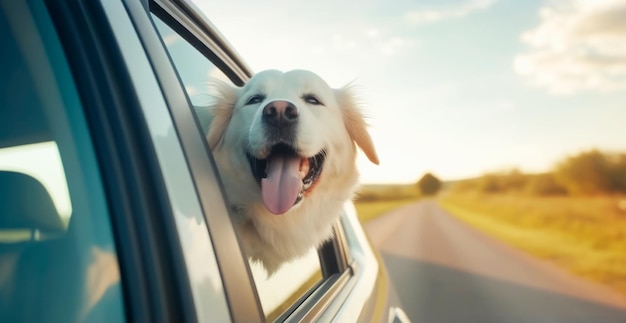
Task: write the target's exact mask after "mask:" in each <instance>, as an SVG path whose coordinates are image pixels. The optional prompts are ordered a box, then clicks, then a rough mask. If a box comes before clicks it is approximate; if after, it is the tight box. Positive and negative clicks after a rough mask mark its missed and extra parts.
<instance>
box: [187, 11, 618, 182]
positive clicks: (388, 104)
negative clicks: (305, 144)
mask: <svg viewBox="0 0 626 323" xmlns="http://www.w3.org/2000/svg"><path fill="white" fill-rule="evenodd" d="M196 2H198V3H197V5H198V6H199V7H200V8H201V9H203V10H204V11H205V13H206V15H207V16H208V17H209V19H210V20H211V21H212V22H213V24H214V25H215V26H217V28H218V29H219V30H220V32H221V33H222V34H223V35H224V36H225V37H226V38H227V39H228V40H229V42H230V43H231V45H232V46H233V47H234V48H235V49H236V50H237V51H238V52H239V54H240V55H241V56H242V57H243V59H244V61H246V62H247V63H248V65H249V66H250V67H251V68H252V70H253V71H255V72H258V71H261V70H265V69H279V70H283V71H287V70H291V69H308V70H311V71H313V72H315V73H317V74H319V75H320V76H322V77H323V78H324V79H325V80H326V81H327V82H328V83H329V84H330V85H331V86H332V87H341V86H343V85H346V84H348V83H351V82H352V83H353V84H355V85H356V86H357V93H358V95H359V98H360V101H361V103H362V108H363V110H364V111H365V113H366V115H367V116H368V123H369V124H370V133H371V135H372V137H373V140H374V144H375V146H376V149H377V151H378V154H379V157H380V161H381V163H380V165H379V166H375V165H372V164H370V163H369V162H368V161H367V159H366V158H365V157H364V156H363V155H362V154H361V155H360V156H359V159H358V166H359V168H360V171H361V180H362V182H363V183H414V182H415V181H417V180H418V179H419V178H420V177H421V176H422V175H423V174H424V173H425V172H431V173H433V174H434V175H435V176H437V177H439V178H441V179H444V180H454V179H462V178H468V177H474V176H480V175H481V174H484V173H486V172H493V171H504V170H510V169H512V168H517V169H520V170H522V171H525V172H544V171H548V170H550V169H552V168H553V167H554V166H555V165H556V164H557V163H558V162H560V161H561V160H563V159H564V158H566V157H567V156H572V155H575V154H577V153H579V152H581V151H585V150H590V149H599V150H603V151H607V152H626V19H624V18H623V17H626V0H597V1H596V0H588V1H571V0H570V1H538V0H524V1H513V0H509V1H498V0H444V1H435V0H427V1H409V0H399V1H382V0H363V1H354V0H349V1H341V2H340V1H328V0H322V1H299V0H298V1H286V0H272V1H244V0H234V1H199V0H198V1H196Z"/></svg>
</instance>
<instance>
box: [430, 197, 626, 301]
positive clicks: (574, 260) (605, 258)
mask: <svg viewBox="0 0 626 323" xmlns="http://www.w3.org/2000/svg"><path fill="white" fill-rule="evenodd" d="M624 200H626V197H625V196H621V197H620V196H595V197H570V196H560V197H532V196H523V195H506V194H477V193H455V194H447V195H446V196H444V197H441V198H440V199H439V203H440V205H441V206H442V207H443V208H444V209H446V210H447V211H449V212H450V213H451V214H453V215H455V216H456V217H457V218H459V219H460V220H462V221H465V222H466V223H468V224H470V225H472V226H474V227H476V228H477V229H479V230H481V231H483V232H485V233H487V234H489V235H492V236H494V237H496V238H498V239H500V240H503V241H505V242H507V243H509V244H511V245H513V246H515V247H518V248H520V249H522V250H524V251H526V252H528V253H530V254H532V255H534V256H537V257H540V258H543V259H546V260H548V261H551V262H553V263H554V264H556V265H558V266H561V267H563V268H566V269H568V270H570V271H571V272H573V273H575V274H577V275H579V276H582V277H585V278H587V279H590V280H593V281H596V282H599V283H602V284H605V285H607V286H609V287H611V288H613V289H614V290H616V291H618V292H620V293H622V294H623V295H626V210H624V209H623V208H620V206H619V205H620V203H622V204H623V201H624Z"/></svg>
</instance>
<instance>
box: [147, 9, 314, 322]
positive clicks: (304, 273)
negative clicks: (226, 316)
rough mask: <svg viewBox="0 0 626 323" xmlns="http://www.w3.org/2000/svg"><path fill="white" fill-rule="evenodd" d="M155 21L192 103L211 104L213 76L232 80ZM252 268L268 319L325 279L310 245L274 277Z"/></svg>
mask: <svg viewBox="0 0 626 323" xmlns="http://www.w3.org/2000/svg"><path fill="white" fill-rule="evenodd" d="M154 22H155V24H156V26H157V29H158V31H159V33H160V35H161V38H162V39H163V42H164V43H165V45H166V47H167V50H168V51H169V54H170V56H171V58H172V60H173V62H174V65H175V67H176V69H177V71H178V74H179V76H180V78H181V79H182V81H183V83H184V85H185V90H186V91H187V95H188V96H189V98H190V100H191V103H192V104H193V105H194V106H195V107H202V106H207V105H209V104H210V103H211V96H210V95H209V84H210V83H209V82H210V80H211V79H219V80H222V81H226V82H228V83H231V82H230V81H229V80H228V78H227V77H226V76H225V74H224V73H223V72H222V71H221V70H220V69H219V68H217V67H216V66H215V65H214V64H213V63H211V61H209V60H208V59H207V58H206V57H205V56H203V55H202V54H201V53H200V52H199V51H198V50H196V49H195V48H194V47H193V46H192V45H191V44H189V43H188V42H187V41H186V40H185V39H184V38H182V37H181V36H180V35H179V34H177V33H176V32H175V31H174V30H172V29H171V28H170V27H169V26H167V25H166V24H165V23H163V22H162V21H161V20H159V19H158V18H156V17H155V18H154ZM231 84H232V83H231ZM194 111H195V112H197V113H202V112H203V111H205V110H202V109H194ZM202 119H203V118H200V120H202ZM203 126H205V125H203ZM206 126H208V125H206ZM205 129H206V128H205ZM250 270H251V272H252V274H253V277H254V280H255V283H256V287H257V291H258V295H259V298H260V300H261V305H262V307H263V310H264V312H265V315H266V317H267V319H268V320H273V319H275V318H276V317H278V316H279V315H280V314H281V313H282V312H283V311H284V310H286V309H287V308H289V307H290V306H291V305H292V304H293V303H294V302H295V301H296V300H297V299H298V298H300V297H301V296H302V295H304V294H306V292H307V291H308V290H310V289H311V288H312V287H313V286H315V285H316V284H317V283H318V282H319V281H320V280H321V279H322V274H321V268H320V261H319V257H318V254H317V251H316V250H315V249H311V251H310V252H309V254H307V255H306V256H305V257H302V258H300V259H297V260H295V261H293V262H291V263H288V264H285V265H284V266H283V267H281V269H280V270H279V271H277V272H276V273H274V274H273V275H272V276H271V277H267V275H266V273H265V270H264V269H263V267H262V266H260V265H258V264H255V263H252V262H251V263H250ZM287 282H288V283H287Z"/></svg>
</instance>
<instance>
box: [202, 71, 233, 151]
mask: <svg viewBox="0 0 626 323" xmlns="http://www.w3.org/2000/svg"><path fill="white" fill-rule="evenodd" d="M211 88H212V89H213V93H212V96H213V102H211V104H210V105H209V106H208V108H207V110H208V113H209V115H210V117H209V120H208V122H207V124H208V133H207V140H208V142H209V147H211V149H214V148H215V147H216V146H217V145H218V144H219V142H220V141H221V139H222V137H223V136H224V133H225V132H226V128H227V127H228V123H229V122H230V118H231V117H232V115H233V110H234V109H235V103H236V102H237V88H236V87H234V86H231V85H229V84H228V83H226V82H223V81H220V80H217V79H215V80H212V81H211Z"/></svg>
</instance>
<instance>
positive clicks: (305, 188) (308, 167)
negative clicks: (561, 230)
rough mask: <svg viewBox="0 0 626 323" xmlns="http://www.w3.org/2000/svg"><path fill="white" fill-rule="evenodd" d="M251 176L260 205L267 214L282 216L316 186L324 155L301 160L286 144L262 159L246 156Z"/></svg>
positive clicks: (279, 145)
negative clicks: (260, 196)
mask: <svg viewBox="0 0 626 323" xmlns="http://www.w3.org/2000/svg"><path fill="white" fill-rule="evenodd" d="M246 155H247V156H248V161H249V162H250V168H251V170H252V174H253V176H254V178H255V179H256V180H257V182H258V183H259V184H260V186H261V195H262V198H263V203H264V204H265V207H266V208H267V210H268V211H270V212H271V213H274V214H283V213H285V212H287V211H288V210H289V209H290V208H291V207H293V206H294V205H296V204H298V203H299V202H300V201H302V199H303V198H304V196H305V194H306V193H310V192H311V191H312V190H313V188H314V187H315V184H316V183H317V181H318V179H319V177H320V175H321V174H322V168H323V166H324V161H325V159H326V151H325V150H321V151H320V152H319V153H317V154H316V155H315V156H312V157H304V156H301V155H299V154H298V153H297V152H296V150H295V149H294V148H293V147H292V146H290V145H287V144H282V143H281V144H277V145H275V146H273V147H272V149H271V151H270V153H269V155H268V156H267V157H266V158H263V159H260V158H256V157H254V156H252V155H251V154H249V153H247V154H246Z"/></svg>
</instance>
